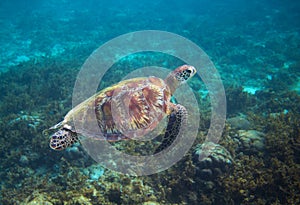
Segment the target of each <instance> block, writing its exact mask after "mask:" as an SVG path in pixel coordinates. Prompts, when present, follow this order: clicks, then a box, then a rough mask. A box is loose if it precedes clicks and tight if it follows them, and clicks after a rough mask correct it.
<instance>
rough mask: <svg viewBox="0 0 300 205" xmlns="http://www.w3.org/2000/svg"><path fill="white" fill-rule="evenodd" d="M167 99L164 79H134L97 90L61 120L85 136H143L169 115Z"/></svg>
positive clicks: (168, 92) (117, 137) (169, 94)
mask: <svg viewBox="0 0 300 205" xmlns="http://www.w3.org/2000/svg"><path fill="white" fill-rule="evenodd" d="M170 98H171V92H170V88H169V87H168V86H167V85H166V83H165V81H164V80H162V79H160V78H156V77H148V78H133V79H129V80H125V81H122V82H120V83H118V84H115V85H113V86H111V87H108V88H106V89H104V90H101V91H100V92H98V93H96V94H95V95H93V96H92V97H90V98H89V99H87V100H86V101H84V102H82V103H81V104H79V105H78V106H76V107H75V108H74V109H72V110H71V111H70V112H69V113H68V114H67V115H66V117H65V120H64V122H65V123H68V124H69V125H70V124H73V125H74V124H75V128H76V131H75V132H76V133H79V134H82V135H84V136H87V137H89V136H90V137H95V138H104V139H106V140H112V141H113V140H119V139H124V138H134V137H142V136H144V135H145V134H147V133H148V132H150V131H152V130H153V129H155V127H156V126H157V125H158V123H159V122H160V121H161V120H162V119H163V118H164V117H165V116H166V115H168V114H170V112H171V110H170V107H169V102H170ZM71 122H72V123H71Z"/></svg>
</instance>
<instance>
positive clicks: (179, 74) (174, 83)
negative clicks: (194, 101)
mask: <svg viewBox="0 0 300 205" xmlns="http://www.w3.org/2000/svg"><path fill="white" fill-rule="evenodd" d="M196 72H197V70H196V68H195V67H194V66H191V65H182V66H180V67H178V68H176V69H175V70H174V71H173V72H171V73H170V74H169V75H168V77H167V78H166V80H165V82H166V83H167V85H168V86H169V88H170V90H171V93H174V92H175V90H176V88H177V87H178V86H179V85H181V84H182V83H185V82H186V81H187V80H189V79H190V78H191V77H193V76H194V75H195V74H196Z"/></svg>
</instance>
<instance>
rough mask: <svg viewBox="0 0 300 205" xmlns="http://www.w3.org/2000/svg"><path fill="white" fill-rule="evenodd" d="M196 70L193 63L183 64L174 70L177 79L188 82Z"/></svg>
mask: <svg viewBox="0 0 300 205" xmlns="http://www.w3.org/2000/svg"><path fill="white" fill-rule="evenodd" d="M196 72H197V71H196V68H195V67H194V66H191V65H182V66H180V67H178V68H176V69H175V70H174V71H173V73H174V76H175V78H176V80H178V81H179V82H180V83H183V82H186V81H187V80H188V79H190V78H191V77H193V76H194V75H195V74H196Z"/></svg>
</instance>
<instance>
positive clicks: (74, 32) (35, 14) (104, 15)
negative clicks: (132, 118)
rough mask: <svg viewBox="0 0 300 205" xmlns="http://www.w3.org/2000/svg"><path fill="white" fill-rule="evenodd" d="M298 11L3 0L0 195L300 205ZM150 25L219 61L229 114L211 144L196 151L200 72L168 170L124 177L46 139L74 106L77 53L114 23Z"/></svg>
mask: <svg viewBox="0 0 300 205" xmlns="http://www.w3.org/2000/svg"><path fill="white" fill-rule="evenodd" d="M299 19H300V2H298V1H293V0H286V1H280V0H259V1H258V0H254V1H246V0H184V1H183V0H178V1H171V0H153V1H146V0H141V1H134V0H126V1H122V0H115V1H108V0H107V1H104V0H61V1H58V0H47V1H40V0H28V1H21V0H19V1H17V0H1V1H0V28H1V29H0V50H1V51H0V90H1V92H0V117H1V118H0V178H1V180H0V185H1V195H0V204H144V205H150V204H151V205H154V204H205V205H206V204H270V205H271V204H272V205H275V204H300V96H299V94H300V20H299ZM149 29H151V30H163V31H168V32H173V33H176V34H179V35H181V36H183V37H185V38H187V39H189V40H191V41H193V42H194V43H196V44H197V45H198V46H199V47H201V48H202V49H203V50H204V51H205V52H206V53H207V54H208V55H209V57H210V58H211V60H212V61H213V62H214V64H215V66H216V68H217V69H218V71H219V73H220V75H221V78H222V80H223V84H224V87H225V92H226V98H227V120H226V125H225V128H224V132H223V135H222V139H221V140H220V142H219V144H218V145H216V147H215V150H214V152H213V154H212V155H210V156H208V157H207V158H206V159H204V160H203V161H199V160H197V159H198V156H199V153H200V152H201V148H202V145H203V141H204V138H205V135H206V133H207V130H208V128H209V124H210V100H209V97H208V96H207V92H206V90H205V86H204V85H203V83H202V82H201V79H198V78H194V79H192V80H191V82H189V85H190V86H191V87H192V89H193V92H194V93H195V95H196V96H197V98H198V99H197V100H198V101H199V104H200V112H201V123H200V127H199V134H198V137H197V139H196V141H195V143H194V145H193V147H192V148H191V149H190V151H189V152H188V153H187V154H186V155H185V157H184V158H183V159H182V160H180V161H179V162H178V163H177V164H176V165H174V166H173V167H171V168H170V169H168V170H166V171H163V172H160V173H157V174H154V175H150V176H141V177H133V176H126V175H122V174H119V173H116V172H114V171H111V170H108V169H106V168H104V167H102V166H101V164H98V163H96V162H95V161H94V160H93V159H91V158H90V157H89V155H88V154H87V153H86V152H85V151H84V149H83V148H82V147H81V146H80V145H76V146H74V147H71V148H69V149H67V150H66V151H62V152H56V151H54V150H52V149H50V148H49V139H48V136H45V135H43V134H42V132H43V130H45V129H47V128H49V127H51V126H53V125H54V124H56V123H58V122H59V121H60V120H62V119H63V117H64V115H65V114H66V113H67V112H68V111H69V110H70V109H72V91H73V86H74V83H75V80H76V76H77V74H78V72H79V71H80V68H81V66H82V64H83V63H84V61H85V60H86V59H87V57H88V56H89V55H90V54H91V53H92V52H93V51H94V50H95V49H97V48H98V47H99V46H100V45H102V44H104V43H105V42H107V41H109V40H111V39H113V38H115V37H117V36H119V35H121V34H125V33H128V32H133V31H139V30H149ZM166 64H167V65H168V68H170V69H175V68H176V67H177V66H178V65H180V64H181V62H178V60H176V59H173V58H170V57H168V56H164V55H162V54H153V53H144V54H140V55H136V56H135V57H134V58H131V59H130V60H128V59H127V60H126V59H125V60H124V61H122V62H119V63H117V64H115V65H114V68H113V69H112V70H111V72H110V73H109V75H108V76H106V77H105V78H104V79H103V81H102V82H101V83H103V85H102V86H103V87H107V86H109V85H111V84H112V83H115V82H118V81H119V80H121V78H122V77H124V76H125V75H126V74H128V72H130V71H132V70H133V69H134V68H139V67H141V66H146V65H157V66H165V65H166ZM116 146H118V147H119V148H120V149H125V150H126V152H128V153H133V152H135V151H136V150H137V148H136V145H135V144H133V145H130V144H129V145H128V144H126V147H125V148H124V147H123V148H122V146H123V145H122V142H120V143H119V144H117V145H116ZM124 146H125V145H124ZM143 149H146V148H144V147H143Z"/></svg>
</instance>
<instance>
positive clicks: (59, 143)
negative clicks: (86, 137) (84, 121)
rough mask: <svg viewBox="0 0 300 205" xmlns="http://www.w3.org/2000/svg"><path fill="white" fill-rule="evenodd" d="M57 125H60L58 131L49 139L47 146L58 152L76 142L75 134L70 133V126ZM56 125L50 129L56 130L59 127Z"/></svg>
mask: <svg viewBox="0 0 300 205" xmlns="http://www.w3.org/2000/svg"><path fill="white" fill-rule="evenodd" d="M57 125H60V128H59V130H58V131H56V132H55V133H54V134H52V135H51V137H50V143H49V145H50V147H51V148H52V149H54V150H58V151H60V150H63V149H66V148H67V147H70V146H71V145H72V144H74V143H75V142H77V141H78V136H77V133H76V132H74V131H72V127H71V126H70V125H68V124H64V125H62V124H60V123H59V124H57ZM57 125H55V126H53V127H52V128H53V129H55V128H58V127H59V126H57ZM50 129H51V128H50Z"/></svg>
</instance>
